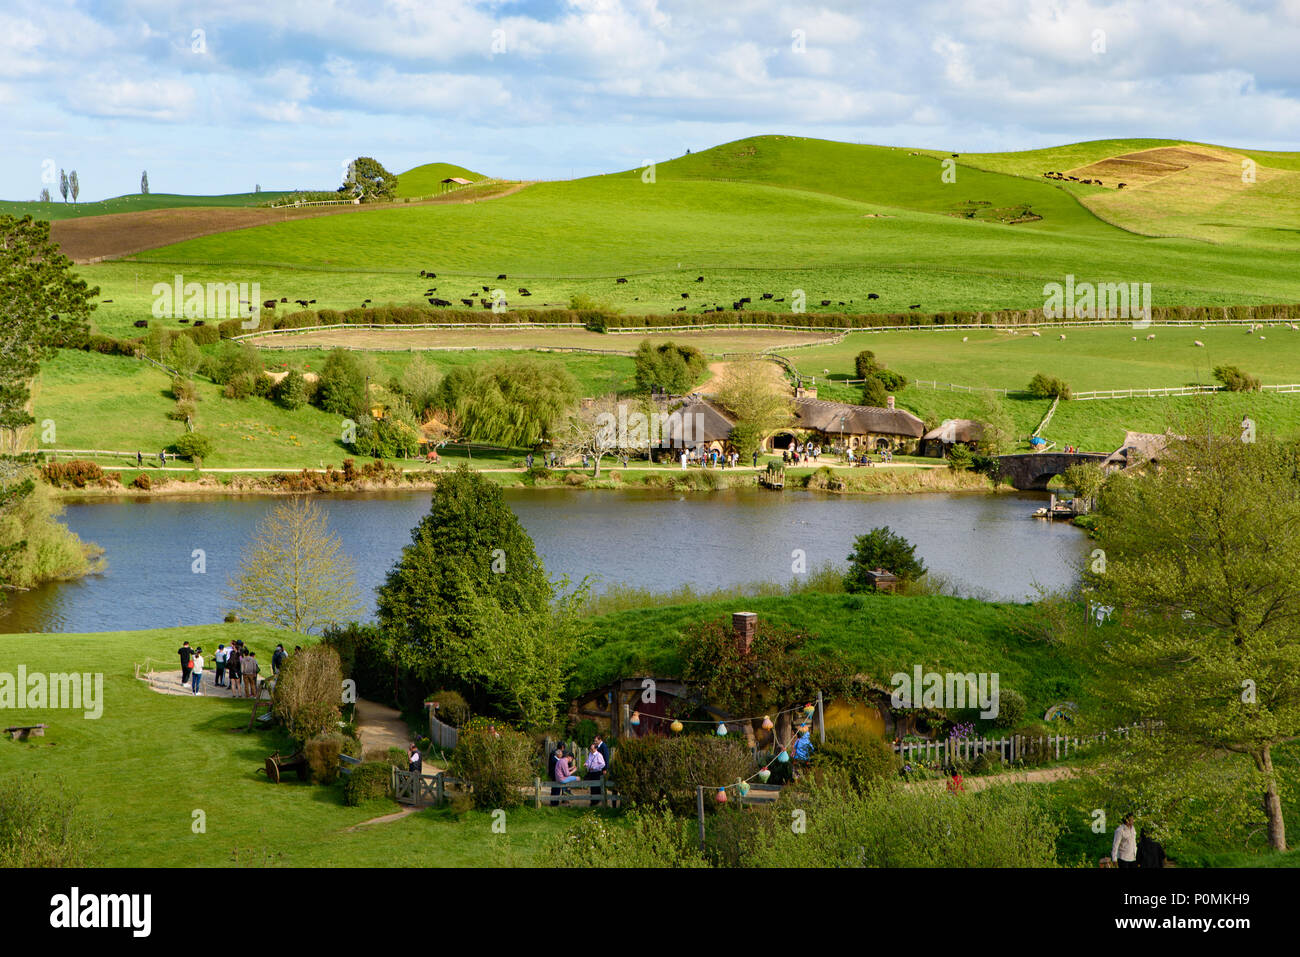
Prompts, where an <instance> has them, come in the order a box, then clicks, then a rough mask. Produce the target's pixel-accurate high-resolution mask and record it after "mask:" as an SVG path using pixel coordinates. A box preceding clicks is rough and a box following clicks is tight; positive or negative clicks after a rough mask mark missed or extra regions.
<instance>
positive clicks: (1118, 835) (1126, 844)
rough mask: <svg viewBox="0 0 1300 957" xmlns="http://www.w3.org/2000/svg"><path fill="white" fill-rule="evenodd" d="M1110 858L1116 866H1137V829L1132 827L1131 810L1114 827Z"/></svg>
mask: <svg viewBox="0 0 1300 957" xmlns="http://www.w3.org/2000/svg"><path fill="white" fill-rule="evenodd" d="M1110 859H1111V860H1112V861H1114V862H1115V865H1116V866H1117V867H1137V831H1136V830H1135V829H1134V827H1133V814H1132V812H1129V813H1128V814H1125V815H1124V820H1123V821H1122V822H1121V823H1120V826H1119V827H1117V828H1115V840H1114V841H1113V842H1112V843H1111V848H1110Z"/></svg>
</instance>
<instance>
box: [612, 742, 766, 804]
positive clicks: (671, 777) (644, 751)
mask: <svg viewBox="0 0 1300 957" xmlns="http://www.w3.org/2000/svg"><path fill="white" fill-rule="evenodd" d="M753 767H754V759H753V757H752V756H751V755H750V753H749V750H748V749H747V748H745V747H744V746H743V745H742V744H740V742H738V741H734V740H732V739H731V738H719V737H712V736H708V735H699V734H692V735H685V736H682V737H677V738H660V737H655V736H647V737H644V738H630V739H623V740H620V741H619V743H618V752H617V754H616V755H615V757H614V760H612V761H611V762H610V776H611V778H612V779H613V781H614V783H615V784H616V785H617V786H618V790H619V793H620V794H621V795H622V797H623V800H624V801H626V802H627V803H628V804H629V805H639V806H642V807H653V806H655V805H658V804H659V803H660V802H661V801H665V802H667V805H668V806H669V807H670V808H671V809H672V810H674V811H677V812H679V813H682V814H689V813H691V812H692V811H693V810H694V808H695V789H696V787H697V786H698V785H704V786H706V787H710V788H715V787H717V786H718V785H719V784H734V783H735V782H736V781H738V780H740V779H742V778H746V777H748V776H749V775H750V773H751V772H752V770H753ZM712 797H713V795H712V794H710V795H709V798H710V800H708V801H706V802H705V807H706V808H713V807H715V802H714V801H713V800H712Z"/></svg>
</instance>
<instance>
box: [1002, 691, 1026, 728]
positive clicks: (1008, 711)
mask: <svg viewBox="0 0 1300 957" xmlns="http://www.w3.org/2000/svg"><path fill="white" fill-rule="evenodd" d="M1027 714H1029V702H1028V701H1026V700H1025V696H1024V695H1022V694H1021V693H1020V692H1019V691H1016V690H1014V689H1012V688H1002V687H999V688H998V713H997V717H995V718H994V719H993V726H994V727H995V728H1014V727H1015V726H1016V725H1018V724H1020V723H1021V722H1022V721H1024V720H1025V716H1026V715H1027Z"/></svg>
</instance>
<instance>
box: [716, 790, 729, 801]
mask: <svg viewBox="0 0 1300 957" xmlns="http://www.w3.org/2000/svg"><path fill="white" fill-rule="evenodd" d="M714 800H715V801H717V802H718V803H719V804H726V803H727V789H726V788H718V793H717V795H716V796H715V797H714Z"/></svg>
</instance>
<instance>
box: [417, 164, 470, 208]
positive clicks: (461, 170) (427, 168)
mask: <svg viewBox="0 0 1300 957" xmlns="http://www.w3.org/2000/svg"><path fill="white" fill-rule="evenodd" d="M453 176H455V177H459V178H460V179H467V180H470V181H471V182H478V181H479V180H481V179H483V178H484V176H483V174H482V173H475V172H474V171H473V170H469V169H466V168H465V167H463V166H456V165H455V164H453V163H425V164H424V165H423V166H417V167H415V168H414V169H408V170H407V171H406V172H405V173H398V174H397V198H398V199H408V198H410V199H414V198H417V197H424V196H437V195H439V194H441V193H442V191H443V185H442V181H443V180H444V179H448V178H449V177H453Z"/></svg>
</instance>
